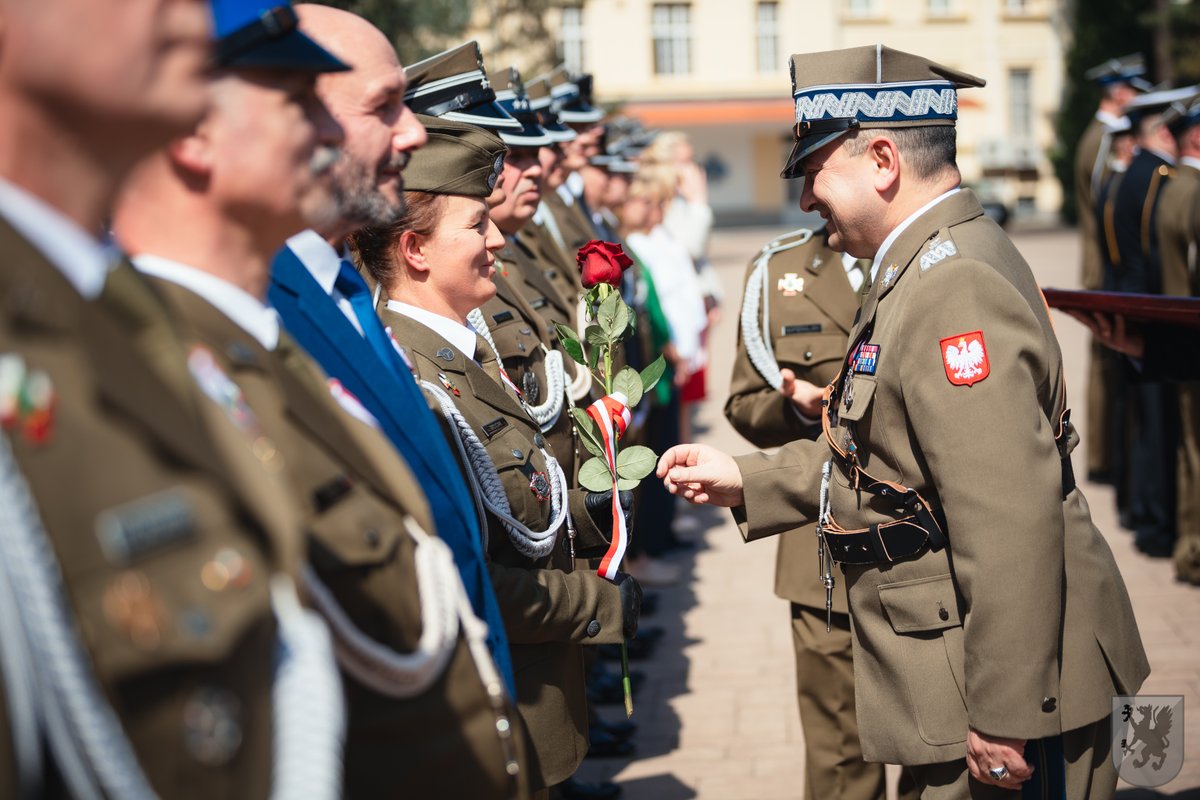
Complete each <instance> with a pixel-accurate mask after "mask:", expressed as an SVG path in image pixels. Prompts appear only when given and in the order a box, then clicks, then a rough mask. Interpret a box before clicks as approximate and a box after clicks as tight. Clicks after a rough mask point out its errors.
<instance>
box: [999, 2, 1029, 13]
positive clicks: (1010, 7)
mask: <svg viewBox="0 0 1200 800" xmlns="http://www.w3.org/2000/svg"><path fill="white" fill-rule="evenodd" d="M1029 11H1030V2H1029V0H1004V13H1006V14H1010V15H1012V16H1020V15H1022V14H1028V13H1029Z"/></svg>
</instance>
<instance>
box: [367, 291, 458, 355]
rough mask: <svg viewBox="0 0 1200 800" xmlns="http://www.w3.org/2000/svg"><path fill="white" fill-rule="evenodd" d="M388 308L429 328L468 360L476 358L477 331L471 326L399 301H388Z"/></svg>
mask: <svg viewBox="0 0 1200 800" xmlns="http://www.w3.org/2000/svg"><path fill="white" fill-rule="evenodd" d="M387 307H388V308H390V309H391V310H392V311H395V312H396V313H397V314H402V315H403V316H406V317H408V318H409V319H411V320H413V321H414V322H419V323H421V324H422V325H424V326H425V327H426V328H429V329H430V330H432V331H433V332H434V333H436V334H437V335H438V336H441V337H442V338H443V339H445V340H446V341H447V342H449V343H450V344H452V345H454V348H455V349H456V350H458V351H459V352H460V353H462V354H463V355H465V356H466V357H467V358H471V359H473V358H475V329H474V328H472V327H471V326H470V325H463V324H462V323H461V322H458V321H457V320H453V319H450V318H449V317H443V316H441V315H440V314H434V313H433V312H432V311H426V310H425V309H423V308H418V307H417V306H414V305H409V304H408V303H401V302H400V301H399V300H388V301H387Z"/></svg>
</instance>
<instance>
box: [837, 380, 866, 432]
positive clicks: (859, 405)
mask: <svg viewBox="0 0 1200 800" xmlns="http://www.w3.org/2000/svg"><path fill="white" fill-rule="evenodd" d="M874 399H875V378H873V377H872V376H870V375H855V376H854V377H853V378H851V379H850V390H849V391H845V390H844V389H843V391H842V397H841V401H840V402H839V404H838V416H839V417H840V418H841V419H848V420H850V421H851V422H858V421H859V420H861V419H862V418H863V417H864V416H866V414H867V409H868V408H870V407H871V401H872V400H874Z"/></svg>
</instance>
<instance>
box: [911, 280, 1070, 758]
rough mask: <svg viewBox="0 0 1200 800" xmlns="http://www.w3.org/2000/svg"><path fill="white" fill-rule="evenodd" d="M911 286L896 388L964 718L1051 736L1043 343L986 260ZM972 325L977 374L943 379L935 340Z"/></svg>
mask: <svg viewBox="0 0 1200 800" xmlns="http://www.w3.org/2000/svg"><path fill="white" fill-rule="evenodd" d="M917 278H918V276H916V275H912V276H910V279H917ZM919 280H920V286H919V288H918V289H917V291H916V292H915V293H914V294H913V295H912V296H911V297H910V299H909V306H908V308H907V309H906V314H905V319H906V322H907V324H906V326H905V328H904V329H903V331H902V333H901V336H900V337H898V340H899V341H901V342H903V343H904V344H905V350H904V352H903V353H901V354H900V356H901V363H902V367H901V384H900V385H901V387H902V390H903V393H904V405H905V408H906V409H907V419H908V423H909V425H910V435H911V436H913V437H915V439H916V443H915V444H916V449H917V451H918V452H919V453H921V454H922V456H923V457H924V460H925V463H926V465H927V469H928V472H929V474H930V476H931V478H932V480H933V484H934V486H935V487H936V490H937V495H938V498H939V501H940V505H941V508H942V509H943V511H944V513H945V516H946V522H947V526H948V527H947V530H948V536H949V539H950V553H951V563H952V568H953V571H954V576H955V579H956V583H957V586H958V588H959V590H960V592H961V595H962V602H963V604H964V610H965V612H966V613H965V615H964V618H965V620H966V622H965V624H964V628H963V641H964V647H965V670H966V674H965V683H966V685H965V693H966V704H967V715H968V719H969V722H970V725H971V727H973V728H975V729H976V730H979V731H982V732H984V733H987V734H990V735H993V736H1008V737H1015V738H1025V739H1031V738H1038V737H1043V736H1049V735H1053V734H1055V733H1057V732H1058V725H1059V719H1058V715H1057V714H1053V713H1046V712H1044V711H1043V710H1042V707H1041V706H1042V702H1043V698H1046V697H1056V698H1057V697H1059V691H1058V674H1059V668H1058V647H1059V641H1060V635H1061V631H1060V629H1061V625H1062V614H1063V602H1064V600H1063V590H1064V587H1063V569H1064V553H1063V551H1064V536H1065V532H1064V520H1063V510H1062V473H1061V464H1060V461H1059V454H1058V450H1057V447H1056V445H1055V442H1054V430H1053V429H1052V427H1051V423H1050V421H1049V420H1048V419H1047V416H1046V413H1045V412H1044V411H1043V403H1042V401H1041V400H1039V397H1040V396H1041V395H1042V393H1044V392H1049V391H1051V390H1052V388H1053V386H1054V382H1055V381H1056V380H1057V379H1058V376H1057V375H1056V374H1048V370H1049V366H1048V363H1047V358H1046V353H1047V352H1048V351H1052V350H1056V349H1057V344H1056V343H1055V342H1054V340H1053V339H1052V338H1050V337H1048V336H1047V335H1045V334H1044V333H1043V328H1042V327H1041V324H1040V323H1039V320H1038V318H1037V317H1036V316H1035V315H1034V313H1033V311H1032V310H1031V309H1030V306H1029V303H1027V302H1026V300H1025V299H1024V298H1023V297H1022V296H1021V294H1020V293H1019V292H1017V290H1016V289H1015V288H1014V287H1013V286H1012V285H1011V284H1010V283H1008V281H1006V280H1005V279H1004V278H1002V277H1001V276H1000V275H999V274H998V273H997V272H996V271H995V270H994V269H992V268H991V267H989V266H988V265H986V264H982V263H979V262H977V261H970V260H966V259H963V260H957V261H952V262H947V263H946V264H944V265H942V266H940V267H938V268H935V269H934V270H931V271H930V272H929V273H927V274H922V275H920V276H919ZM975 331H980V332H982V334H983V341H984V349H985V350H986V357H987V362H988V364H989V369H990V371H989V372H988V374H987V375H986V376H985V377H984V378H983V379H982V380H979V381H978V382H976V383H974V384H972V385H969V386H968V385H956V384H954V383H952V382H951V380H950V378H949V377H948V375H949V373H948V372H947V368H946V365H945V362H944V360H943V359H944V357H945V352H944V348H945V347H946V345H943V344H941V342H942V340H945V339H947V338H951V337H953V338H954V339H956V340H957V338H958V337H959V335H960V334H966V335H968V336H969V334H971V333H972V332H975ZM960 380H961V379H960ZM929 499H930V501H931V502H939V501H934V500H933V499H932V498H929Z"/></svg>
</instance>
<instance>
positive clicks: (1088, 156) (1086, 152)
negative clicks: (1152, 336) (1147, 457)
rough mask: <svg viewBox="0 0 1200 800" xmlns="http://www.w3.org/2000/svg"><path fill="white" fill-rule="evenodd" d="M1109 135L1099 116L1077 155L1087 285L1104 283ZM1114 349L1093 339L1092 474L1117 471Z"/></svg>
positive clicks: (1082, 275) (1090, 366) (1077, 200)
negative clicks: (1102, 218)
mask: <svg viewBox="0 0 1200 800" xmlns="http://www.w3.org/2000/svg"><path fill="white" fill-rule="evenodd" d="M1109 139H1110V136H1109V134H1108V130H1107V127H1106V126H1105V124H1104V123H1103V122H1101V121H1100V119H1099V118H1097V117H1093V118H1092V121H1091V122H1089V123H1088V126H1087V128H1085V129H1084V131H1083V136H1082V137H1081V138H1080V140H1079V146H1078V149H1077V150H1076V154H1075V204H1076V208H1077V210H1078V217H1079V236H1080V238H1081V240H1082V242H1081V245H1082V249H1083V264H1082V269H1081V271H1080V279H1081V281H1082V284H1083V288H1084V289H1089V290H1093V291H1094V290H1097V289H1103V288H1104V265H1103V262H1102V260H1101V257H1100V231H1098V230H1097V229H1096V215H1095V204H1096V193H1097V191H1098V190H1099V188H1100V187H1101V186H1103V185H1104V183H1105V180H1106V178H1107V177H1108V174H1109V171H1110V170H1109V168H1108V151H1109ZM1113 361H1114V359H1113V357H1112V352H1111V351H1109V350H1108V349H1107V348H1106V347H1104V345H1102V344H1100V343H1099V342H1097V341H1096V340H1095V339H1092V340H1091V350H1090V352H1089V355H1088V385H1087V409H1088V414H1087V419H1088V426H1087V432H1086V435H1087V439H1086V443H1087V448H1086V454H1087V465H1088V473H1089V474H1091V475H1100V476H1107V475H1110V474H1111V472H1112V458H1113V454H1112V449H1111V448H1110V446H1109V441H1108V439H1109V435H1110V432H1111V430H1112V421H1111V419H1110V416H1111V414H1112V410H1111V408H1110V403H1109V398H1111V397H1112V394H1113V392H1114V386H1113V382H1114V381H1115V380H1116V379H1117V375H1116V367H1115V365H1114V363H1113Z"/></svg>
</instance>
